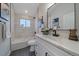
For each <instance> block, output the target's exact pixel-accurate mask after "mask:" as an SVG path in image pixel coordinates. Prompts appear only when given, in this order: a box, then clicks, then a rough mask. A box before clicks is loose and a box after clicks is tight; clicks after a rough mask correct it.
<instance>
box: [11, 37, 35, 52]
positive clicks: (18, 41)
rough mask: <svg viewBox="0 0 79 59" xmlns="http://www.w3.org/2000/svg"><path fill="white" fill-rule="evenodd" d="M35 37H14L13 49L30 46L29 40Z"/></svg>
mask: <svg viewBox="0 0 79 59" xmlns="http://www.w3.org/2000/svg"><path fill="white" fill-rule="evenodd" d="M32 39H34V38H33V37H29V38H14V39H13V40H12V41H11V51H14V50H17V49H21V48H24V47H27V46H29V45H28V41H29V40H32Z"/></svg>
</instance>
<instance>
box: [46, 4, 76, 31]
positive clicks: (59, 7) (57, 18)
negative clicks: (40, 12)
mask: <svg viewBox="0 0 79 59" xmlns="http://www.w3.org/2000/svg"><path fill="white" fill-rule="evenodd" d="M74 14H75V13H74V3H55V4H53V5H52V6H51V7H49V8H48V10H47V23H48V24H47V25H48V28H54V27H55V26H56V27H57V28H58V29H63V30H69V29H75V16H74Z"/></svg>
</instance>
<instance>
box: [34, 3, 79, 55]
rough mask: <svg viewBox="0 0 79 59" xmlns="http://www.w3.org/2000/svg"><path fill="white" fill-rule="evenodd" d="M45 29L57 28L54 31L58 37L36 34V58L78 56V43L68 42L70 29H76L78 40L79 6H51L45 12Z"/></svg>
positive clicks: (69, 4)
mask: <svg viewBox="0 0 79 59" xmlns="http://www.w3.org/2000/svg"><path fill="white" fill-rule="evenodd" d="M47 27H48V28H49V29H50V28H52V29H54V27H59V30H56V29H55V30H56V31H57V33H58V34H59V36H58V37H56V36H53V35H43V34H42V33H41V32H39V33H37V34H36V36H35V39H36V40H37V42H36V45H35V51H36V55H37V56H79V41H74V40H69V33H70V32H69V30H70V29H72V30H73V29H77V32H75V33H76V34H77V36H78V38H79V30H78V29H79V4H74V3H55V4H53V5H52V6H51V7H49V8H48V10H47ZM57 29H58V28H57Z"/></svg>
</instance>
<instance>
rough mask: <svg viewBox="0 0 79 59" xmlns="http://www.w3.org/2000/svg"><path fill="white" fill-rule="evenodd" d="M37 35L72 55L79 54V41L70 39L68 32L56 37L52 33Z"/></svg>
mask: <svg viewBox="0 0 79 59" xmlns="http://www.w3.org/2000/svg"><path fill="white" fill-rule="evenodd" d="M36 36H38V37H40V38H42V39H43V40H46V41H48V42H49V43H51V44H54V45H56V46H58V47H60V48H62V49H64V50H66V51H67V52H69V53H70V54H72V55H77V56H78V55H79V41H72V40H69V39H68V36H67V33H64V34H62V35H60V36H59V37H54V36H52V35H42V34H36Z"/></svg>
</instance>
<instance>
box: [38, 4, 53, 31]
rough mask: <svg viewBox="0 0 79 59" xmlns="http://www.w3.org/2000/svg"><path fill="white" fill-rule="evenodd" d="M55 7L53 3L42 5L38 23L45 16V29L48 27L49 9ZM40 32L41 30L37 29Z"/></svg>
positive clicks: (39, 9)
mask: <svg viewBox="0 0 79 59" xmlns="http://www.w3.org/2000/svg"><path fill="white" fill-rule="evenodd" d="M51 5H53V3H41V4H40V5H39V8H38V12H37V15H38V16H37V21H38V20H40V19H41V18H42V16H43V21H44V27H45V28H46V27H47V9H48V8H49V7H50V6H51ZM37 30H38V32H40V29H37Z"/></svg>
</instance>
